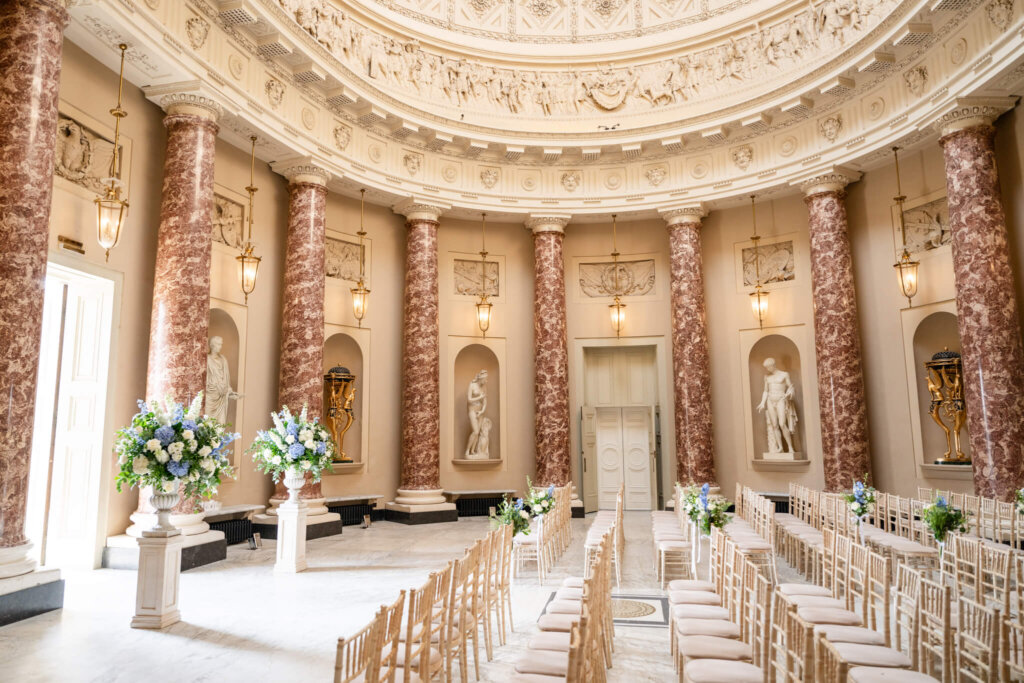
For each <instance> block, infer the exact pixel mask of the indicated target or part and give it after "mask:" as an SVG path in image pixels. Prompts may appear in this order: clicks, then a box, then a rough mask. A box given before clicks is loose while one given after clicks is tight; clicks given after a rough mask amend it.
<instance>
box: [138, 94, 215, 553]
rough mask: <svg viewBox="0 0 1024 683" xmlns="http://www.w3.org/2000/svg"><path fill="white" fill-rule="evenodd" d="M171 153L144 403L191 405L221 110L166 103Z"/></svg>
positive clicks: (147, 515)
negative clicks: (153, 400) (168, 401)
mask: <svg viewBox="0 0 1024 683" xmlns="http://www.w3.org/2000/svg"><path fill="white" fill-rule="evenodd" d="M160 105H161V106H162V107H163V108H164V111H166V112H167V114H166V116H164V126H165V127H166V128H167V148H166V152H165V155H164V179H163V189H162V195H161V201H160V227H159V231H158V233H157V246H156V266H155V273H154V277H153V309H152V313H151V318H150V328H149V366H148V370H147V374H146V398H147V399H150V400H151V399H158V400H162V399H164V398H169V399H171V400H174V401H177V402H179V403H184V404H187V403H188V402H189V401H191V400H192V399H193V398H194V397H195V396H196V394H198V393H199V392H200V391H205V390H206V354H207V351H208V346H209V340H208V337H207V332H208V323H209V317H210V259H211V253H212V247H211V243H210V215H211V209H212V206H213V161H214V152H215V145H216V140H217V130H218V126H217V119H219V118H220V115H221V107H220V105H219V104H217V103H216V102H214V101H213V100H210V99H208V98H205V97H202V96H200V95H196V94H194V93H179V94H172V95H167V96H165V97H163V98H162V99H161V100H160ZM149 496H150V491H149V490H148V489H142V490H141V491H139V507H138V509H137V510H136V512H135V514H133V515H132V521H133V522H134V525H133V526H131V527H129V529H128V534H129V535H132V536H138V535H139V534H140V533H141V531H142V529H143V528H148V527H149V526H150V523H151V519H152V518H153V517H152V515H153V508H152V506H150V504H149ZM196 507H197V502H196V501H195V500H194V499H191V498H183V499H182V500H181V501H180V502H179V503H178V504H177V505H176V506H175V507H174V512H175V515H176V516H175V517H174V518H173V521H172V523H173V524H174V525H175V526H177V527H179V528H181V529H182V532H183V533H184V534H186V535H192V534H196V533H202V532H204V531H207V530H209V525H208V524H206V523H205V522H203V521H202V514H200V513H196Z"/></svg>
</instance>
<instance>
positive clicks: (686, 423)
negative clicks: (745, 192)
mask: <svg viewBox="0 0 1024 683" xmlns="http://www.w3.org/2000/svg"><path fill="white" fill-rule="evenodd" d="M663 216H664V217H665V220H666V222H667V223H668V235H669V257H670V260H671V279H672V281H671V291H672V368H673V391H674V395H675V434H676V479H677V480H678V481H680V482H682V483H686V484H704V483H709V484H711V485H712V486H714V485H716V481H717V478H716V476H715V451H714V440H713V432H712V426H711V358H710V353H709V350H708V331H707V312H706V307H705V303H704V271H703V252H702V250H701V242H700V228H701V219H702V217H703V216H704V210H703V207H699V206H697V207H683V208H680V209H671V210H668V211H665V212H663Z"/></svg>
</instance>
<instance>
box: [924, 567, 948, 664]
mask: <svg viewBox="0 0 1024 683" xmlns="http://www.w3.org/2000/svg"><path fill="white" fill-rule="evenodd" d="M919 619H920V621H919V622H918V636H917V647H918V658H917V659H918V663H919V666H920V668H921V671H922V672H924V673H926V674H928V675H930V676H935V677H937V678H941V679H942V680H943V681H949V680H951V679H950V678H949V676H950V674H951V673H952V657H951V654H952V652H951V650H950V648H949V644H950V643H951V642H952V634H953V620H952V591H951V589H950V587H949V586H947V585H945V584H942V583H937V582H935V581H932V580H931V579H926V578H923V577H922V578H921V597H920V617H919Z"/></svg>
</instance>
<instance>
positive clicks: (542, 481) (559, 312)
mask: <svg viewBox="0 0 1024 683" xmlns="http://www.w3.org/2000/svg"><path fill="white" fill-rule="evenodd" d="M562 227H564V223H562V224H561V225H559V226H558V229H557V230H555V229H551V230H541V229H535V230H534V236H533V253H534V265H533V267H534V289H533V344H534V372H535V374H536V382H535V385H534V392H535V393H534V399H535V400H534V403H535V404H536V410H535V413H534V431H535V437H536V448H537V480H536V482H535V483H536V484H537V485H538V486H547V485H549V484H554V485H555V486H564V485H565V484H568V483H569V480H570V478H571V476H572V475H571V459H570V456H569V350H568V346H567V342H566V331H565V267H564V265H563V259H562V239H563V233H562Z"/></svg>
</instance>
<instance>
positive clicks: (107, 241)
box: [93, 43, 128, 261]
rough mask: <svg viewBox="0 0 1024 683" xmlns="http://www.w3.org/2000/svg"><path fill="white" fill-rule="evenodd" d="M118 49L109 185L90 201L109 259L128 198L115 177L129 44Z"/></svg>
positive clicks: (97, 236) (100, 238)
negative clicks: (119, 51) (124, 195)
mask: <svg viewBox="0 0 1024 683" xmlns="http://www.w3.org/2000/svg"><path fill="white" fill-rule="evenodd" d="M118 48H119V49H120V50H121V72H120V74H119V75H118V77H117V106H116V107H114V108H113V109H111V110H110V114H111V116H113V117H114V149H113V151H112V152H111V154H110V177H109V178H107V179H106V180H107V182H108V183H109V185H108V186H107V188H106V191H105V192H104V194H103V195H102V196H99V197H96V199H94V200H93V201H94V202H95V204H96V241H97V242H99V244H100V246H101V247H102V248H103V249H104V251H105V252H106V254H105V256H104V258H105V259H106V260H108V261H109V260H110V250H111V249H113V248H114V247H116V246H117V243H118V242H119V241H120V239H121V229H122V228H123V227H124V221H125V219H126V218H127V217H128V199H127V197H126V198H125V199H121V181H120V180H119V179H118V177H117V174H118V173H119V172H120V171H121V166H120V164H119V160H120V152H121V146H120V138H121V119H123V118H124V117H125V116H128V112H126V111H125V110H124V109H123V108H122V107H121V94H122V92H123V90H124V54H125V52H126V51H127V50H128V46H127V45H126V44H124V43H121V44H120V45H118Z"/></svg>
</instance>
